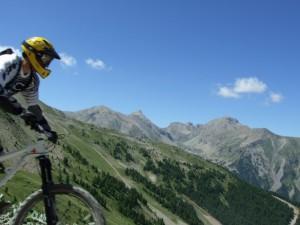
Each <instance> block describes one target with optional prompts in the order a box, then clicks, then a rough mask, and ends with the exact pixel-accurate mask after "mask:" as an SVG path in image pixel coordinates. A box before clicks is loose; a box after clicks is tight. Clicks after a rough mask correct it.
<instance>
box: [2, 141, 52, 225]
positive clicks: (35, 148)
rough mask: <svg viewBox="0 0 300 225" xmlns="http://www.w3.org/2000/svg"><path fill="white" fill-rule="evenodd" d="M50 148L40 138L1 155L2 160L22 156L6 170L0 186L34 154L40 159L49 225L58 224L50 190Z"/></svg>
mask: <svg viewBox="0 0 300 225" xmlns="http://www.w3.org/2000/svg"><path fill="white" fill-rule="evenodd" d="M48 154H49V150H48V149H47V147H46V146H45V140H44V139H40V140H38V141H37V143H36V144H33V145H30V146H28V147H27V148H25V149H23V150H20V151H13V152H9V153H6V154H3V155H1V156H0V162H3V161H6V160H9V159H13V158H16V157H20V160H19V161H18V162H17V163H16V166H15V167H14V168H13V169H12V170H11V171H10V170H8V171H6V172H7V173H8V174H7V175H6V176H5V177H4V178H3V179H2V180H1V181H0V187H1V186H3V185H5V184H6V183H7V181H8V180H9V179H11V178H12V177H13V176H14V175H15V173H16V172H17V171H18V170H19V169H20V168H21V167H22V166H23V165H24V164H25V162H26V159H27V158H28V156H33V157H35V158H36V159H38V160H39V166H40V170H41V178H42V191H43V196H44V205H45V212H46V218H47V224H48V225H56V224H57V216H56V209H55V199H54V196H53V195H52V194H51V192H50V190H51V187H52V185H53V184H54V183H53V180H52V173H51V170H52V167H51V162H50V160H49V158H48Z"/></svg>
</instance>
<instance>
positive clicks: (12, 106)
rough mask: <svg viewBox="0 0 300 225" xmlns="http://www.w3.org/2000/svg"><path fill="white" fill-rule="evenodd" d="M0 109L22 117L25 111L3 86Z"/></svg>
mask: <svg viewBox="0 0 300 225" xmlns="http://www.w3.org/2000/svg"><path fill="white" fill-rule="evenodd" d="M0 108H1V109H3V110H4V111H6V112H9V113H12V114H15V115H20V114H21V113H22V112H23V111H24V108H23V107H22V106H21V104H20V103H19V102H18V101H17V100H16V99H15V98H13V97H11V96H9V95H8V94H7V93H6V91H5V89H4V88H3V87H2V86H1V85H0Z"/></svg>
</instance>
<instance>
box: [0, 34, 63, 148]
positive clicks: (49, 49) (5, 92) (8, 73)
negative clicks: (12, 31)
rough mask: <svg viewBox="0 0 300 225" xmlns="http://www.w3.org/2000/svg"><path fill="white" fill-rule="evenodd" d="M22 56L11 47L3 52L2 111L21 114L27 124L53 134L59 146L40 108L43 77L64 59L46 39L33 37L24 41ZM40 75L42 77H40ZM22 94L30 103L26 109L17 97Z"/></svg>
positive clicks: (0, 70) (0, 59)
mask: <svg viewBox="0 0 300 225" xmlns="http://www.w3.org/2000/svg"><path fill="white" fill-rule="evenodd" d="M21 47H22V57H20V56H18V55H17V54H16V53H14V52H13V50H12V49H10V48H8V49H6V50H4V51H2V52H0V108H1V109H2V110H4V111H6V112H9V113H12V114H14V115H20V116H21V118H22V119H23V120H24V121H25V124H26V125H29V126H31V128H32V129H34V128H35V127H36V126H37V124H38V125H40V126H41V127H42V128H43V129H44V130H45V131H47V132H48V133H49V134H50V137H49V140H50V141H52V142H54V143H56V142H57V133H56V132H55V131H53V130H52V129H51V127H50V126H49V124H48V122H47V120H46V118H45V117H44V115H43V113H42V110H41V108H40V106H39V105H38V96H39V76H40V77H42V78H46V77H47V76H49V74H50V72H51V71H50V70H49V69H48V66H49V65H50V63H51V61H52V60H53V59H60V56H59V55H58V54H57V52H56V51H55V49H54V47H53V45H52V44H51V43H50V42H49V41H48V40H47V39H46V38H43V37H32V38H29V39H27V40H25V41H23V42H22V46H21ZM37 74H38V75H39V76H38V75H37ZM18 92H20V93H21V94H22V96H23V97H24V99H25V102H26V103H27V109H25V108H24V107H23V106H22V105H21V104H20V103H19V102H18V101H17V100H16V99H15V98H14V97H12V96H13V95H14V94H16V93H18Z"/></svg>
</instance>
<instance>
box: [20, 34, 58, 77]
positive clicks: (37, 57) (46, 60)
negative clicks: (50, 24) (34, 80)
mask: <svg viewBox="0 0 300 225" xmlns="http://www.w3.org/2000/svg"><path fill="white" fill-rule="evenodd" d="M22 50H23V54H25V56H26V57H27V59H28V60H29V62H30V63H31V65H32V67H33V68H34V69H35V71H36V72H37V73H38V74H39V75H40V76H41V77H42V78H46V77H47V76H49V74H50V73H51V70H49V69H48V68H47V67H48V66H49V64H50V62H51V61H52V60H53V59H60V57H59V55H58V54H57V52H56V51H55V49H54V47H53V45H52V44H51V43H50V42H49V41H48V40H47V39H46V38H43V37H32V38H29V39H27V40H26V41H23V43H22Z"/></svg>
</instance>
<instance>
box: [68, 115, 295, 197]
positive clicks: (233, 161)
mask: <svg viewBox="0 0 300 225" xmlns="http://www.w3.org/2000/svg"><path fill="white" fill-rule="evenodd" d="M85 112H87V111H85ZM77 113H78V112H77ZM89 113H91V112H89ZM101 114H103V115H104V114H105V112H101ZM133 114H137V115H135V116H132V114H129V115H124V114H122V115H123V116H124V117H125V118H127V119H125V120H122V121H121V120H119V119H118V118H114V119H112V117H109V115H107V114H105V115H106V116H107V118H109V119H108V120H114V121H115V122H114V123H121V124H123V126H127V127H129V129H127V130H125V129H118V128H116V127H115V128H114V127H113V126H110V125H109V124H104V123H103V121H101V119H100V121H98V122H97V123H95V122H92V124H94V125H98V126H100V127H106V128H110V129H116V130H118V131H119V132H121V133H125V134H127V135H130V136H133V137H135V138H138V139H144V138H146V139H150V140H155V141H162V142H164V143H168V144H172V145H176V146H180V147H183V148H184V149H185V150H187V151H189V152H192V153H193V154H197V155H200V156H201V157H203V158H205V159H207V160H210V161H212V162H214V163H217V164H219V165H221V166H224V167H226V168H227V169H229V170H230V171H232V172H234V173H236V174H237V175H238V176H239V177H241V178H242V179H244V180H246V181H247V182H249V183H251V184H254V185H256V186H259V187H261V188H264V189H266V190H271V191H276V192H277V193H280V194H282V195H284V196H286V197H288V198H290V199H292V200H296V201H300V172H299V171H298V169H297V168H300V138H297V137H286V136H280V135H278V134H275V133H273V132H272V131H270V130H268V129H266V128H250V127H249V126H246V125H243V124H241V123H240V122H239V120H237V119H235V118H232V117H228V116H226V117H221V118H217V119H214V120H211V121H209V122H207V123H206V124H193V123H190V122H187V123H182V122H173V123H170V125H169V126H168V127H166V128H159V127H158V126H156V125H155V124H154V123H152V122H151V121H150V120H149V119H148V118H147V117H145V116H144V114H143V113H142V111H140V110H139V111H137V113H133ZM89 115H90V114H85V116H86V117H89ZM103 115H102V116H103ZM117 115H119V114H118V113H117ZM72 117H73V118H76V119H79V120H82V121H84V122H89V120H87V119H85V118H83V117H81V116H79V117H78V114H77V115H76V113H75V114H73V115H72ZM99 118H101V117H99ZM107 118H106V120H107ZM128 118H129V119H128ZM99 124H100V125H99Z"/></svg>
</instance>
